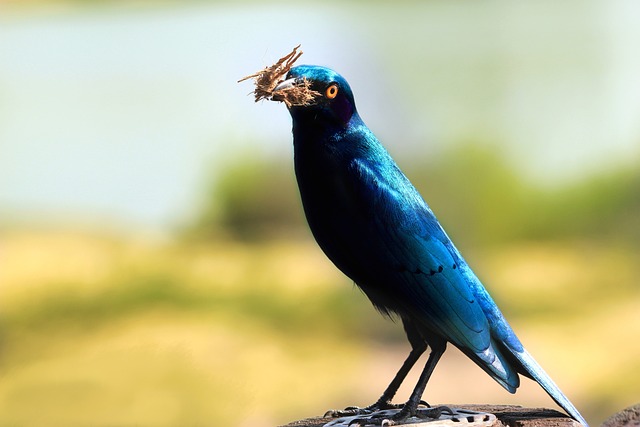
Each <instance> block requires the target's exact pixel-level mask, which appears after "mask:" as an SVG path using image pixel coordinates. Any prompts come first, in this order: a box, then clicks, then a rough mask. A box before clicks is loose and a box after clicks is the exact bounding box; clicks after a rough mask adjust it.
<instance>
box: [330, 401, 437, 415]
mask: <svg viewBox="0 0 640 427" xmlns="http://www.w3.org/2000/svg"><path fill="white" fill-rule="evenodd" d="M420 405H424V406H426V407H427V408H431V405H429V404H428V403H427V402H425V401H424V400H421V401H420ZM404 406H405V404H404V403H391V402H389V401H387V400H378V401H377V402H376V403H374V404H373V405H369V406H367V407H364V408H361V407H359V406H347V407H346V408H344V409H342V410H337V409H330V410H328V411H327V412H325V414H324V416H325V417H332V418H341V417H352V416H355V415H370V414H373V413H375V412H379V411H385V410H388V409H403V408H404Z"/></svg>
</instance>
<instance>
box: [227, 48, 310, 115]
mask: <svg viewBox="0 0 640 427" xmlns="http://www.w3.org/2000/svg"><path fill="white" fill-rule="evenodd" d="M299 48H300V45H298V46H296V47H294V48H293V50H292V51H291V53H289V54H288V55H285V56H283V57H282V58H280V59H279V60H278V62H276V63H275V64H273V65H271V66H270V67H265V69H264V70H261V71H258V72H257V73H254V74H251V75H250V76H247V77H243V78H241V79H240V80H238V83H240V82H243V81H245V80H249V79H254V83H255V85H256V88H255V89H254V91H253V94H254V95H255V97H256V102H258V101H260V100H261V99H270V100H272V101H282V102H284V103H285V104H286V105H287V107H291V106H293V105H311V104H312V103H313V101H314V100H315V99H316V97H318V96H320V92H317V91H315V90H312V89H311V83H310V82H309V81H308V80H307V79H303V80H302V81H301V82H300V83H298V84H296V85H294V86H290V87H287V88H284V89H280V90H277V91H276V90H274V89H275V88H276V86H278V85H279V84H280V83H282V82H283V81H284V76H286V75H287V73H288V72H289V70H290V69H291V67H292V66H293V63H294V62H296V61H297V60H298V58H300V56H301V55H302V51H299V52H298V49H299Z"/></svg>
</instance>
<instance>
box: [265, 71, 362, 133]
mask: <svg viewBox="0 0 640 427" xmlns="http://www.w3.org/2000/svg"><path fill="white" fill-rule="evenodd" d="M305 80H306V81H307V82H308V83H309V84H310V87H309V89H311V90H313V91H315V92H317V95H316V96H315V98H314V99H313V100H312V101H311V102H310V103H309V104H305V105H291V106H289V112H290V113H291V116H292V117H293V119H294V120H296V119H303V118H313V119H314V120H328V121H330V122H333V123H335V124H339V125H341V126H346V124H347V123H348V122H349V120H351V117H352V116H353V115H354V114H355V113H356V104H355V102H354V100H353V92H351V88H350V87H349V83H347V81H346V80H345V79H344V77H342V76H341V75H340V74H338V73H336V72H335V71H333V70H331V69H329V68H325V67H320V66H317V65H299V66H297V67H293V68H292V69H291V70H289V72H288V73H287V75H286V78H285V80H284V81H283V82H282V83H280V84H278V86H276V88H275V89H274V92H277V91H278V90H281V89H285V88H290V87H292V86H298V85H303V84H304V82H305ZM274 99H275V98H274Z"/></svg>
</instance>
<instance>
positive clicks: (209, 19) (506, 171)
mask: <svg viewBox="0 0 640 427" xmlns="http://www.w3.org/2000/svg"><path fill="white" fill-rule="evenodd" d="M638 19H640V6H638V5H637V4H636V3H633V2H627V1H614V2H605V1H587V2H583V1H577V0H573V1H569V2H563V3H562V4H556V3H553V2H542V3H538V2H537V3H535V4H533V3H531V4H519V5H514V4H510V3H506V2H500V1H490V2H482V3H477V2H471V1H464V2H455V3H453V2H446V1H431V2H426V3H418V2H406V3H399V4H396V5H394V6H390V5H386V4H383V3H380V4H378V3H367V4H359V3H357V2H354V3H329V4H318V5H307V4H302V5H301V4H296V3H291V2H282V3H273V4H263V3H252V2H246V3H227V2H215V1H198V2H195V1H194V2H181V3H178V2H151V1H149V2H135V3H128V2H127V3H125V2H118V1H92V2H88V1H34V2H17V1H13V2H11V1H10V2H4V3H0V426H41V425H51V426H85V425H97V426H101V425H110V426H111V425H142V426H177V425H180V426H183V425H236V426H273V425H278V424H284V423H286V422H288V421H291V420H293V419H299V418H304V417H307V416H313V415H318V414H321V413H323V412H324V411H326V410H327V409H330V408H341V407H344V406H348V405H353V404H357V405H367V404H370V403H372V402H373V401H374V400H375V399H377V398H378V397H379V395H380V394H381V393H382V391H383V389H384V387H385V386H386V385H387V383H388V382H389V380H390V379H391V378H392V377H393V375H394V374H395V372H396V370H397V369H398V368H399V366H400V364H401V363H402V361H403V360H404V358H405V357H406V354H407V352H408V350H409V346H408V344H407V343H406V342H405V339H404V337H403V333H402V330H401V327H400V326H399V325H396V324H394V323H392V322H388V321H386V320H385V319H382V318H381V317H380V316H379V315H378V314H377V313H376V312H375V311H374V310H373V308H372V307H371V306H370V304H369V303H368V301H367V300H366V298H365V297H364V296H363V295H362V294H361V293H360V292H359V291H358V290H357V288H356V287H355V286H354V285H353V284H352V283H351V282H350V281H349V280H348V279H347V278H345V277H344V276H342V275H341V274H340V273H339V272H338V271H337V270H336V269H335V268H334V267H333V266H332V265H331V263H330V262H329V261H328V260H327V259H326V258H325V257H324V255H323V254H322V253H321V252H320V250H319V249H318V248H317V247H316V245H315V243H314V242H313V241H312V239H311V237H310V235H309V233H308V231H307V229H306V225H305V223H304V218H303V217H302V213H301V208H300V205H299V200H298V195H297V193H296V191H297V190H296V187H295V178H294V176H293V171H292V165H291V154H292V153H291V135H290V127H291V124H290V119H289V117H288V114H287V112H286V110H285V109H284V107H283V106H281V105H278V104H272V103H268V102H264V103H261V104H257V105H256V104H253V102H252V98H251V97H250V96H246V95H247V93H248V92H249V91H250V90H251V87H250V85H239V84H236V80H237V79H238V78H240V77H242V76H244V75H246V74H248V73H251V72H253V71H255V70H256V69H259V68H261V67H263V66H265V65H269V64H271V63H272V62H273V61H274V60H276V59H277V58H279V57H280V56H281V55H282V54H284V53H287V52H288V51H290V49H291V48H292V47H293V46H295V45H297V44H298V43H302V47H303V50H304V51H305V55H304V56H303V57H302V59H301V62H302V63H317V64H321V65H327V66H330V67H332V68H335V69H336V70H338V71H339V72H341V73H342V74H343V75H345V76H346V78H347V79H348V80H349V81H350V83H351V85H352V87H353V89H354V92H355V94H356V101H357V103H358V108H359V111H360V113H361V115H362V116H363V118H364V120H365V121H366V122H367V123H368V124H369V126H370V127H371V128H372V129H373V130H374V132H376V134H377V135H378V136H379V138H380V139H381V140H382V142H383V143H384V144H385V145H386V146H387V147H388V149H389V151H390V152H391V153H392V155H394V157H396V160H397V161H398V163H399V164H400V166H401V167H402V168H403V169H404V170H405V172H406V173H407V175H408V176H409V177H410V178H411V179H412V180H413V181H414V183H415V184H416V186H417V187H418V188H419V189H420V190H421V192H422V194H423V195H424V197H425V199H426V200H427V202H428V203H429V204H430V205H431V206H432V208H433V209H434V211H435V212H436V214H437V215H438V217H439V219H440V221H441V222H442V223H443V225H444V226H445V228H446V229H447V231H448V233H449V234H450V235H451V236H452V238H453V239H454V241H455V242H456V244H457V246H458V247H459V248H460V249H461V250H462V252H463V254H464V255H465V257H466V258H467V261H468V262H469V263H470V265H471V266H472V268H474V270H475V271H476V272H477V273H478V275H479V276H480V278H481V279H482V280H483V281H484V283H485V284H486V286H487V288H489V290H490V292H491V293H492V295H493V296H494V298H495V299H496V300H497V302H498V304H499V306H500V307H501V309H502V310H503V312H504V313H505V315H506V316H507V318H508V319H509V321H510V322H511V323H512V325H513V326H514V328H515V330H516V332H517V333H518V335H519V336H520V338H521V339H522V341H523V342H524V343H525V345H526V346H527V348H528V350H529V351H530V352H531V353H532V354H533V355H534V356H535V357H536V359H538V361H539V362H540V363H541V365H542V366H543V367H544V368H545V369H546V370H547V371H548V372H549V374H550V375H551V376H552V377H553V378H554V379H555V380H556V381H557V382H558V384H559V385H560V387H561V388H562V389H563V391H565V393H566V394H567V395H568V396H569V398H570V399H571V400H572V401H573V402H574V403H575V404H576V406H577V407H578V408H579V409H580V410H581V412H583V414H584V415H585V417H586V418H587V420H588V421H589V422H590V423H591V424H592V425H599V424H600V423H601V422H602V421H603V420H604V419H605V418H607V417H608V416H609V415H611V414H613V413H614V412H616V411H619V410H621V409H622V408H624V407H626V406H629V405H631V404H635V403H637V402H638V401H639V400H640V386H638V384H640V344H638V340H637V337H638V336H640V314H639V313H640V285H639V283H638V277H639V276H640V263H639V262H638V260H639V259H640V244H639V242H640V196H639V195H640V167H639V166H640V161H639V160H640V125H638V123H639V122H638V117H640V80H638V79H637V76H638V75H640V56H638V55H637V52H636V49H637V46H638V45H639V42H640V27H638V26H637V22H638ZM412 374H413V376H411V377H410V378H409V380H408V381H407V385H406V386H405V387H403V388H402V389H401V391H400V393H399V396H398V398H397V399H398V400H399V401H402V400H403V399H405V398H406V397H407V396H408V394H409V392H410V390H411V388H412V386H413V384H414V382H415V380H416V375H415V374H417V373H412ZM424 397H425V399H426V400H428V401H429V402H431V403H445V402H452V403H497V404H499V403H511V404H521V405H526V406H538V405H539V406H546V407H555V406H554V404H553V402H552V401H551V400H550V398H549V397H548V396H546V395H545V393H544V392H543V391H542V390H540V389H539V387H537V385H535V384H534V383H532V382H531V381H526V380H525V381H523V385H522V387H521V389H520V390H519V391H518V393H517V394H515V395H510V394H508V393H507V392H506V391H504V390H503V389H502V388H501V387H500V386H499V385H497V384H496V383H494V382H493V381H492V380H491V379H490V378H488V377H487V376H486V374H484V372H482V371H481V370H480V369H478V368H477V367H476V366H475V365H473V363H472V362H470V361H468V360H467V359H466V358H465V357H464V356H463V355H461V354H460V353H459V352H458V351H457V350H456V349H454V348H451V349H450V350H449V351H448V352H447V353H446V354H445V356H444V358H443V360H442V362H441V363H440V365H439V366H438V368H437V369H436V372H435V374H434V377H433V379H432V381H431V382H430V383H429V386H428V387H427V391H426V393H425V396H424Z"/></svg>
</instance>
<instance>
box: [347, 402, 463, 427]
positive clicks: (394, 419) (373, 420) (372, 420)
mask: <svg viewBox="0 0 640 427" xmlns="http://www.w3.org/2000/svg"><path fill="white" fill-rule="evenodd" d="M420 404H421V405H424V406H427V408H424V409H416V410H415V411H411V410H408V409H407V410H405V409H402V410H400V411H399V412H398V413H396V414H394V415H392V416H389V413H386V412H378V413H376V412H374V413H370V414H360V415H364V416H362V417H358V418H354V419H353V420H351V421H350V422H349V424H348V425H349V426H367V425H375V426H381V427H388V426H393V425H397V424H399V423H402V422H403V421H406V420H407V419H408V418H411V417H416V418H420V419H423V420H426V419H433V420H437V419H438V418H440V416H441V415H442V414H443V413H445V412H448V413H449V414H450V415H454V414H455V412H454V411H453V410H452V409H451V408H449V407H448V406H436V407H431V406H430V405H429V404H428V403H426V402H424V401H421V402H420ZM394 406H404V405H394ZM367 415H368V416H367Z"/></svg>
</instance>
